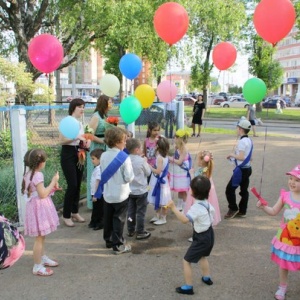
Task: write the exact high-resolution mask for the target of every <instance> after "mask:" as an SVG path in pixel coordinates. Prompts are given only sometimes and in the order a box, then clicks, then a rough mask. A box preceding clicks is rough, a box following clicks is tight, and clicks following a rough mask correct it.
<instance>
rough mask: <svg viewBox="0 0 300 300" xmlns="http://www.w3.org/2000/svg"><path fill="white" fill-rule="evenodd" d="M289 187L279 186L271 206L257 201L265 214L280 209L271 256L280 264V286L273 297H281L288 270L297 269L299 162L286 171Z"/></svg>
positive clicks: (299, 251) (299, 263) (299, 257)
mask: <svg viewBox="0 0 300 300" xmlns="http://www.w3.org/2000/svg"><path fill="white" fill-rule="evenodd" d="M286 174H287V175H289V180H288V186H289V191H285V190H281V192H280V196H279V199H278V200H277V202H276V204H275V205H274V206H273V207H270V206H268V204H267V203H262V202H261V201H258V202H257V205H256V206H257V207H259V208H261V209H262V210H263V211H264V212H265V213H266V214H268V215H270V216H276V215H277V214H278V213H279V212H280V211H281V210H282V209H283V216H282V219H281V222H280V228H279V230H278V231H277V234H276V236H275V237H274V238H273V240H272V248H271V252H272V253H271V259H272V260H273V261H274V262H275V263H276V264H277V265H278V266H279V286H278V290H277V292H276V293H275V299H278V300H284V299H285V294H286V289H287V280H288V272H289V271H300V234H299V227H300V165H298V166H296V167H295V168H294V169H293V170H291V171H290V172H288V173H286Z"/></svg>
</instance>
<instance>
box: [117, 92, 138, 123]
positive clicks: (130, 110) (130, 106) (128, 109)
mask: <svg viewBox="0 0 300 300" xmlns="http://www.w3.org/2000/svg"><path fill="white" fill-rule="evenodd" d="M141 112H142V105H141V103H140V101H139V100H138V99H137V98H135V97H134V96H130V97H126V98H124V99H123V100H122V102H121V104H120V115H121V117H122V119H123V121H124V122H125V123H126V124H130V123H132V122H134V121H135V120H136V119H137V118H138V117H139V116H140V114H141Z"/></svg>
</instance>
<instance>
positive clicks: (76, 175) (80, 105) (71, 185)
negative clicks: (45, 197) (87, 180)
mask: <svg viewBox="0 0 300 300" xmlns="http://www.w3.org/2000/svg"><path fill="white" fill-rule="evenodd" d="M84 106H85V102H84V101H83V100H82V99H80V98H75V99H73V100H72V101H71V102H70V105H69V115H70V116H72V117H74V118H75V119H77V121H78V122H79V125H80V130H79V134H78V136H77V137H76V138H75V139H73V140H70V139H67V138H65V137H63V136H62V135H60V143H61V144H62V148H61V157H60V164H61V168H62V170H63V173H64V176H65V178H66V181H67V189H66V193H65V197H64V209H63V221H64V223H65V225H66V226H68V227H74V223H73V221H76V222H80V223H82V222H85V220H84V219H83V218H82V217H81V216H80V215H79V213H78V204H79V197H80V186H81V180H82V175H83V167H82V166H81V165H80V166H79V165H78V150H79V148H80V147H81V146H79V143H80V141H83V143H84V146H85V147H89V145H88V143H89V142H88V141H86V140H85V138H84V137H83V136H82V135H83V133H84V131H83V125H82V123H81V119H82V116H83V112H84Z"/></svg>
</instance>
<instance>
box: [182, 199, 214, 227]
mask: <svg viewBox="0 0 300 300" xmlns="http://www.w3.org/2000/svg"><path fill="white" fill-rule="evenodd" d="M199 203H202V204H203V205H205V207H204V206H203V205H201V204H199ZM206 207H207V208H208V207H209V214H208V210H207V209H206ZM214 215H215V209H214V207H213V206H212V205H211V204H209V203H208V201H207V200H195V203H194V204H193V205H192V206H191V208H190V209H189V211H188V212H187V214H186V216H187V218H188V219H189V220H190V222H191V223H192V224H193V227H194V230H195V231H196V232H197V233H200V232H204V231H206V230H207V229H208V228H209V227H210V226H211V225H212V223H213V220H214Z"/></svg>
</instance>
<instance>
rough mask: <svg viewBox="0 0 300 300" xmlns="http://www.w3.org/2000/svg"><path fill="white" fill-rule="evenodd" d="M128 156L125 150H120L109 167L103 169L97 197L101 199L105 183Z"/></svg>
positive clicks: (95, 195)
mask: <svg viewBox="0 0 300 300" xmlns="http://www.w3.org/2000/svg"><path fill="white" fill-rule="evenodd" d="M127 157H128V155H127V154H126V153H125V152H124V151H120V152H119V153H118V154H117V156H116V157H115V158H114V159H113V160H112V161H111V163H110V164H109V165H108V166H107V168H106V169H105V170H104V171H103V173H102V174H101V180H100V183H99V185H98V188H97V191H96V193H95V194H94V197H95V198H97V199H100V198H101V197H102V194H103V188H104V184H105V183H106V182H107V181H108V180H109V179H110V178H111V177H112V176H113V175H114V174H115V173H116V172H117V171H118V169H119V168H120V167H121V166H122V164H123V163H124V162H125V160H126V158H127Z"/></svg>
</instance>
